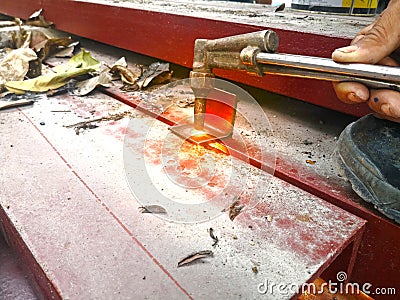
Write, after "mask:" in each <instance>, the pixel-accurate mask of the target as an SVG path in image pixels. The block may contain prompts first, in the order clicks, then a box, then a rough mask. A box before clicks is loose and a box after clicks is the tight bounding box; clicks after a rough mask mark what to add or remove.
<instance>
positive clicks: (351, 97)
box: [333, 82, 370, 104]
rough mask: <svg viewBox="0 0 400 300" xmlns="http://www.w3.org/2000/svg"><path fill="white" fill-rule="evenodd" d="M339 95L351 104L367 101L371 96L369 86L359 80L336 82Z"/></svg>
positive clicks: (335, 85)
mask: <svg viewBox="0 0 400 300" xmlns="http://www.w3.org/2000/svg"><path fill="white" fill-rule="evenodd" d="M333 88H334V89H335V92H336V95H337V97H338V98H339V99H340V100H341V101H343V102H345V103H349V104H355V103H361V102H366V101H368V99H369V98H370V95H369V90H368V88H367V87H366V86H365V85H363V84H361V83H358V82H334V83H333Z"/></svg>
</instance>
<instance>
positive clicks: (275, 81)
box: [0, 0, 369, 116]
mask: <svg viewBox="0 0 400 300" xmlns="http://www.w3.org/2000/svg"><path fill="white" fill-rule="evenodd" d="M39 8H43V9H44V15H45V17H46V18H47V19H48V20H51V21H53V22H55V24H56V28H57V29H60V30H64V31H67V32H70V33H73V34H77V35H79V36H83V37H87V38H90V39H94V40H96V41H100V42H103V43H107V44H111V45H113V46H117V47H121V48H124V49H128V50H131V51H134V52H137V53H141V54H145V55H149V56H152V57H156V58H158V59H163V60H167V61H169V62H173V63H176V64H179V65H183V66H185V67H191V65H192V61H193V47H194V41H195V39H197V38H209V39H213V38H219V37H224V36H229V35H235V34H241V33H246V32H251V31H257V30H263V29H266V27H263V26H254V25H248V24H239V23H234V22H226V21H218V20H210V19H204V18H195V17H190V16H182V15H173V14H168V13H161V12H153V11H146V10H138V9H132V8H126V7H117V6H111V5H105V4H96V3H88V2H80V1H71V0H42V1H39V0H34V1H31V0H29V1H28V0H21V1H12V0H2V3H1V5H0V13H4V14H8V15H12V16H18V17H21V18H27V17H29V15H30V14H31V13H32V12H33V11H35V10H37V9H39ZM77 12H79V13H77ZM271 29H274V28H271ZM274 30H275V31H276V32H277V33H278V35H279V37H280V41H281V42H280V46H279V51H280V52H285V53H295V54H302V55H312V56H321V57H330V55H331V53H332V51H333V50H334V49H335V48H337V47H341V46H344V45H347V44H348V43H349V39H346V38H337V37H329V36H324V35H319V34H312V33H302V32H296V31H290V30H282V29H274ZM216 73H217V75H219V76H221V77H224V78H226V79H230V80H234V81H237V82H241V83H245V84H248V85H251V86H255V87H258V88H261V89H265V90H268V91H272V92H275V93H278V94H282V95H285V96H289V97H293V98H296V99H300V100H303V101H306V102H309V103H313V104H316V105H319V106H323V107H327V108H330V109H334V110H337V111H341V112H344V113H348V114H352V115H355V116H361V115H364V114H366V113H367V112H369V109H368V108H367V106H366V105H354V106H350V105H346V104H343V103H341V102H340V101H338V100H337V98H336V95H335V93H334V91H333V88H332V85H331V83H329V82H322V81H317V80H311V79H299V78H287V77H282V76H275V75H274V76H273V75H266V76H264V77H255V76H252V75H248V74H246V73H240V72H230V71H217V72H216Z"/></svg>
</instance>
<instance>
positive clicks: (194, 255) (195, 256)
mask: <svg viewBox="0 0 400 300" xmlns="http://www.w3.org/2000/svg"><path fill="white" fill-rule="evenodd" d="M213 254H214V253H213V252H212V251H211V250H203V251H199V252H195V253H192V254H190V255H188V256H186V257H185V258H183V259H182V260H180V261H179V262H178V268H179V267H182V266H184V265H187V264H190V263H192V262H194V261H196V260H198V259H201V258H205V257H209V256H213Z"/></svg>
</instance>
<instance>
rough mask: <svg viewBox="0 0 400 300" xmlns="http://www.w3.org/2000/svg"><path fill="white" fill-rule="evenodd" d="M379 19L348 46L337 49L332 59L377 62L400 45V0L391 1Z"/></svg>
mask: <svg viewBox="0 0 400 300" xmlns="http://www.w3.org/2000/svg"><path fill="white" fill-rule="evenodd" d="M391 2H392V5H389V7H388V9H386V10H385V11H384V12H383V13H382V14H381V15H380V16H379V17H378V19H377V20H376V21H375V22H374V23H373V24H371V25H370V26H367V27H366V28H364V30H362V31H361V32H360V34H359V35H358V36H357V37H356V38H355V39H354V41H353V42H352V44H351V45H350V46H347V47H343V48H339V49H336V50H335V51H334V52H333V53H332V59H333V60H335V61H338V62H359V63H369V64H376V63H377V62H379V61H380V60H382V59H383V58H384V57H387V56H389V55H390V54H391V53H392V52H393V51H395V50H396V49H397V48H399V46H400V38H399V37H400V22H398V16H399V14H400V1H391Z"/></svg>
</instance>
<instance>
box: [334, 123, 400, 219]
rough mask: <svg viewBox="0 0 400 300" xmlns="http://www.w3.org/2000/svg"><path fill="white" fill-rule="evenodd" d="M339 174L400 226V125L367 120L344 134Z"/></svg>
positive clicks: (351, 126)
mask: <svg viewBox="0 0 400 300" xmlns="http://www.w3.org/2000/svg"><path fill="white" fill-rule="evenodd" d="M336 157H337V160H338V163H339V173H340V174H341V175H342V176H343V177H345V178H346V179H348V180H349V181H350V183H351V185H352V187H353V190H354V191H355V192H356V193H357V194H358V195H359V196H360V197H361V198H363V199H364V200H365V201H368V202H372V203H373V204H374V206H375V207H376V208H377V209H378V210H379V211H380V212H382V213H383V214H384V215H386V216H388V217H389V218H391V219H394V220H395V221H396V222H398V223H400V124H399V123H394V122H391V121H387V120H382V119H378V118H375V117H374V116H373V115H368V116H365V117H363V118H361V119H359V120H357V121H356V122H354V123H351V124H350V125H348V126H347V127H346V129H345V130H343V132H342V133H341V135H340V137H339V140H338V145H337V148H336Z"/></svg>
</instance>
